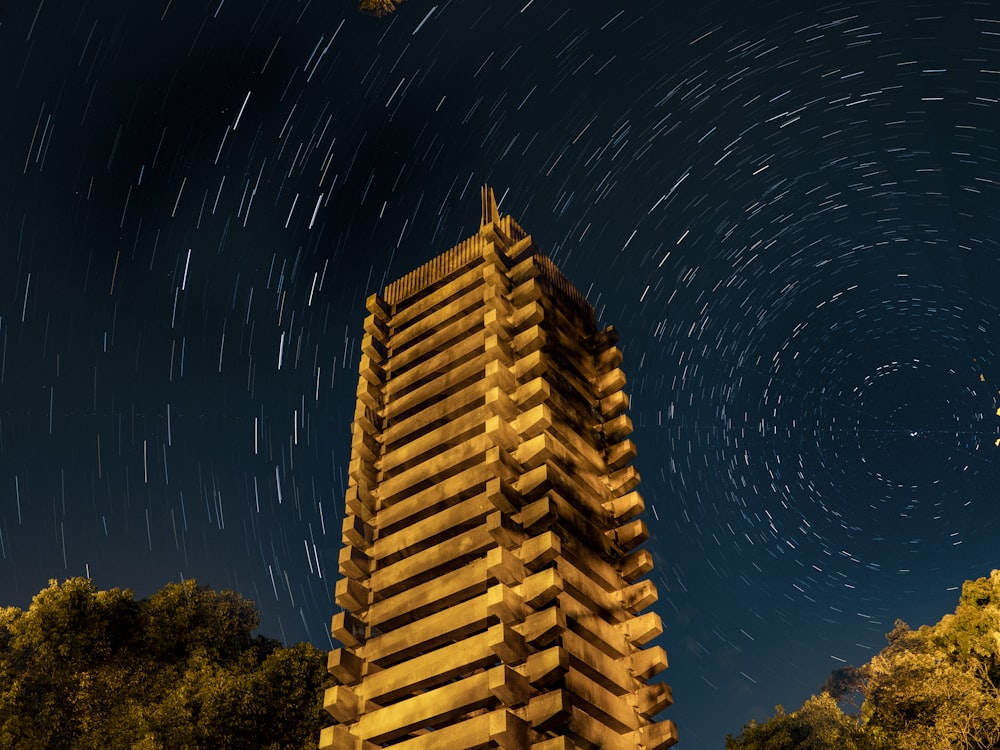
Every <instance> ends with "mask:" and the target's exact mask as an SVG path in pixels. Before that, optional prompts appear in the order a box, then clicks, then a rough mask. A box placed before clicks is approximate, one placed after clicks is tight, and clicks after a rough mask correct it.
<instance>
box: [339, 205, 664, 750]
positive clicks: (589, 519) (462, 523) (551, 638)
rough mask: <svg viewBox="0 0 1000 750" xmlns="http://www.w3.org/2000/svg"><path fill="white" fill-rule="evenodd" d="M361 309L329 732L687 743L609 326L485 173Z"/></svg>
mask: <svg viewBox="0 0 1000 750" xmlns="http://www.w3.org/2000/svg"><path fill="white" fill-rule="evenodd" d="M367 308H368V313H369V314H368V317H366V318H365V322H364V328H365V335H364V339H363V341H362V345H361V348H362V352H363V354H362V357H361V365H360V369H361V377H360V379H359V382H358V391H357V396H358V401H357V406H356V409H355V413H354V425H353V440H352V443H351V449H352V452H351V463H350V470H349V474H350V484H349V487H348V490H347V512H346V517H345V519H344V525H343V548H342V550H341V553H340V572H341V575H342V578H341V579H340V580H339V581H338V583H337V587H336V600H337V604H338V606H339V607H341V608H342V609H343V611H342V612H340V613H339V614H337V615H335V616H334V618H333V625H332V632H333V636H334V638H336V639H337V640H338V641H339V642H340V643H341V644H343V647H342V648H338V649H335V650H334V651H331V652H330V657H329V668H330V672H331V673H332V674H333V675H334V676H335V677H336V678H337V679H338V681H339V682H340V685H338V686H337V687H333V688H331V689H330V690H328V691H327V694H326V699H325V701H324V704H325V707H326V709H327V711H329V713H330V714H331V715H332V716H333V718H334V719H335V721H336V722H337V723H336V724H334V725H333V726H330V727H327V728H326V729H324V730H323V732H322V734H321V736H320V748H321V749H330V750H376V749H377V748H386V747H390V746H391V747H392V748H393V750H425V749H427V750H430V749H431V748H434V749H435V750H436V749H440V750H470V749H471V748H496V747H499V748H507V749H508V750H520V749H521V748H525V749H526V748H531V750H571V749H572V748H605V749H606V750H636V749H637V748H641V749H642V750H659V749H660V748H667V747H670V746H671V745H673V744H674V743H675V742H676V741H677V732H676V729H675V727H674V724H673V722H671V721H669V720H667V721H660V722H656V721H654V720H653V717H654V715H655V714H657V713H658V712H660V711H661V710H662V709H664V708H665V707H667V706H668V705H670V703H671V693H670V688H669V687H668V686H667V685H665V684H663V683H650V682H649V679H650V678H651V677H653V675H655V674H657V673H658V672H660V671H661V670H663V669H665V668H666V666H667V657H666V653H665V652H664V650H663V649H662V648H661V647H659V646H648V645H647V644H649V642H650V641H652V640H653V639H654V638H656V637H657V636H658V635H660V633H661V632H662V626H661V623H660V618H659V617H658V616H657V615H656V614H655V613H654V612H646V613H643V610H645V609H646V608H647V607H649V606H650V605H651V604H653V603H654V602H655V601H656V587H655V586H654V585H653V583H652V582H651V581H650V580H648V579H644V578H643V576H644V575H645V574H646V573H648V572H649V571H650V570H651V569H652V567H653V563H652V556H651V555H650V554H649V552H647V551H645V550H637V549H636V548H637V546H638V545H639V544H641V543H642V542H643V541H644V540H645V539H646V538H647V536H648V531H647V529H646V526H645V524H644V523H643V522H642V521H641V520H640V519H639V518H638V517H637V516H639V514H640V513H641V512H642V510H643V501H642V498H641V497H640V495H639V493H637V492H635V491H634V490H635V487H636V485H637V484H638V482H639V474H638V472H637V471H636V470H635V468H634V467H632V466H631V465H630V462H631V460H632V458H633V457H634V456H635V446H634V445H633V443H632V441H631V440H629V439H628V435H629V433H630V432H631V431H632V424H631V421H630V420H629V417H628V416H627V414H626V413H625V412H626V409H627V408H628V397H627V396H626V395H625V393H624V392H623V391H622V388H623V386H624V385H625V377H624V375H623V374H622V372H621V370H620V369H618V365H619V364H620V363H621V359H622V356H621V352H620V351H619V350H618V349H617V348H616V346H615V343H616V341H617V338H618V336H617V334H616V333H615V331H614V329H613V328H607V329H605V330H603V331H599V330H597V325H596V321H595V317H594V310H593V308H592V307H591V306H590V305H589V304H588V303H587V301H586V300H585V299H584V297H583V296H582V295H581V294H580V293H579V292H578V291H577V290H576V289H575V288H574V287H573V286H572V285H571V284H570V283H569V282H568V281H567V280H566V279H565V277H563V275H562V274H561V273H560V272H559V271H558V270H557V269H556V267H555V266H554V265H553V263H552V262H551V261H550V260H549V259H548V258H546V257H545V256H543V255H541V254H539V253H538V250H537V249H536V247H535V245H534V243H533V242H532V240H531V237H530V236H528V235H527V234H525V232H524V230H522V229H521V227H519V226H518V225H517V224H516V223H515V222H514V221H513V219H511V217H510V216H505V217H503V218H501V217H500V215H499V212H498V211H497V205H496V199H495V198H494V196H493V191H492V190H490V189H489V188H486V187H484V188H483V193H482V221H481V224H480V229H479V233H478V234H476V235H475V236H473V237H470V238H469V239H467V240H465V241H464V242H462V243H461V244H459V245H457V246H456V247H453V248H452V249H450V250H448V251H447V252H445V253H443V254H441V255H439V256H438V257H437V258H435V259H434V260H432V261H430V262H429V263H426V264H424V265H423V266H421V267H419V268H417V269H416V270H414V271H412V272H411V273H408V274H407V275H405V276H403V277H402V278H401V279H399V280H398V281H396V282H394V283H392V284H390V285H389V286H387V287H386V288H385V290H384V291H383V292H382V294H381V295H373V296H371V297H369V298H368V300H367Z"/></svg>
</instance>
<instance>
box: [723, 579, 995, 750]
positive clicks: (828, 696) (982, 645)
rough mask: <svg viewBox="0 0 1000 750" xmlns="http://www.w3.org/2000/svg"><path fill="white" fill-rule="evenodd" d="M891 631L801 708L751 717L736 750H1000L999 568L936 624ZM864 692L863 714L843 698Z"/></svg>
mask: <svg viewBox="0 0 1000 750" xmlns="http://www.w3.org/2000/svg"><path fill="white" fill-rule="evenodd" d="M886 638H887V640H888V645H887V646H886V647H885V648H884V649H883V650H882V651H881V652H879V653H878V654H877V655H876V656H875V657H874V658H873V659H872V660H871V661H870V662H868V663H867V664H865V665H864V666H862V667H847V668H844V669H840V670H837V671H835V672H834V673H833V674H831V675H830V678H829V679H828V680H827V681H826V684H825V685H824V692H823V694H821V695H820V696H819V697H818V698H817V697H815V696H814V697H813V698H810V699H809V700H808V701H806V703H805V704H803V706H802V708H800V709H799V710H798V711H796V712H794V713H792V714H785V712H784V710H782V709H781V707H780V706H779V707H778V712H777V713H776V714H775V715H774V716H773V717H771V718H770V719H769V720H768V721H766V722H764V723H763V724H757V723H756V722H751V723H750V724H748V725H747V726H746V727H745V728H744V730H743V732H742V733H741V734H740V735H739V736H738V737H735V738H733V737H728V738H727V739H726V748H727V750H786V749H787V750H791V749H792V748H812V749H813V750H821V749H822V750H825V749H826V748H831V749H832V748H835V747H836V748H848V749H850V748H856V749H857V750H861V749H862V748H866V749H871V750H875V749H882V748H885V749H888V748H893V750H918V749H919V750H924V749H925V748H934V750H996V748H1000V571H997V570H995V571H993V572H992V573H991V574H990V576H989V578H980V579H978V580H975V581H966V583H965V585H964V586H963V587H962V596H961V598H960V600H959V603H958V606H957V607H956V609H955V612H954V613H953V614H949V615H945V616H944V617H942V618H941V620H940V622H938V623H937V624H936V625H924V626H923V627H921V628H919V629H917V630H911V629H910V628H909V626H907V624H906V623H905V622H903V621H901V620H897V621H896V624H895V627H894V628H893V629H892V631H891V632H890V633H888V634H887V636H886ZM858 697H860V698H861V699H863V702H862V703H861V713H860V716H858V717H851V716H848V715H846V714H844V713H843V712H842V711H841V710H840V708H839V707H838V705H837V703H838V701H840V702H845V703H848V704H851V705H855V706H856V705H857V698H858Z"/></svg>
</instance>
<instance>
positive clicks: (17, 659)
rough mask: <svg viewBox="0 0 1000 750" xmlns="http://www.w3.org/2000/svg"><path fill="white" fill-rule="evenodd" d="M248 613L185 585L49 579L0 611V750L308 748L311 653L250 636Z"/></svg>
mask: <svg viewBox="0 0 1000 750" xmlns="http://www.w3.org/2000/svg"><path fill="white" fill-rule="evenodd" d="M258 622H259V617H258V613H257V610H256V606H255V605H254V603H253V602H252V601H249V600H246V599H243V598H242V597H240V596H239V595H238V594H235V593H233V592H231V591H222V592H216V591H213V590H212V589H210V588H208V587H206V586H198V585H197V583H195V582H194V581H185V582H184V583H182V584H174V583H171V584H168V585H167V586H166V587H164V588H163V589H162V590H160V591H158V592H157V593H155V594H154V595H153V596H151V597H150V598H149V599H143V600H141V601H135V599H134V598H133V595H132V592H131V591H128V590H125V591H122V590H120V589H112V590H110V591H98V590H96V588H95V587H94V585H93V583H92V582H91V581H89V580H87V579H85V578H71V579H69V580H67V581H65V582H64V583H62V584H59V583H58V582H56V581H54V580H53V581H50V582H49V586H48V588H46V589H43V590H42V591H41V592H39V593H38V594H37V595H36V596H35V597H34V599H33V600H32V603H31V606H30V607H29V608H28V609H27V611H22V610H20V609H17V608H15V607H6V608H0V747H17V748H25V749H26V750H33V749H34V748H39V749H40V748H74V749H76V748H79V749H80V750H89V749H90V748H93V749H94V750H97V748H101V749H103V748H109V747H114V748H118V747H122V748H135V749H138V750H161V749H165V748H206V747H218V748H255V749H257V748H264V749H266V750H279V749H280V748H313V747H315V744H316V741H317V738H318V734H319V731H320V729H321V728H322V727H323V726H324V725H325V724H327V723H328V718H329V717H327V716H326V715H325V713H324V712H323V709H322V703H323V699H322V695H323V691H324V690H325V688H326V687H327V686H329V685H331V684H332V678H330V677H329V675H327V673H326V668H325V667H326V665H325V662H326V659H325V654H323V653H322V652H321V651H319V650H317V649H316V648H314V647H313V646H311V645H309V644H305V643H300V644H297V645H295V646H293V647H291V648H282V647H281V645H280V644H279V643H278V642H277V641H274V640H271V639H267V638H263V637H260V636H257V637H253V636H252V635H251V632H252V631H253V630H254V629H255V628H256V627H257V625H258Z"/></svg>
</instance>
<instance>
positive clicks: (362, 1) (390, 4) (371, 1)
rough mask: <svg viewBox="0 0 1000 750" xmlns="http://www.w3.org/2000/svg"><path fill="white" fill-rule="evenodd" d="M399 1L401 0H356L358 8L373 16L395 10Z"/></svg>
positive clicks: (386, 14) (401, 0) (384, 14)
mask: <svg viewBox="0 0 1000 750" xmlns="http://www.w3.org/2000/svg"><path fill="white" fill-rule="evenodd" d="M401 2H403V0H358V10H360V11H361V12H362V13H369V14H371V15H373V16H379V17H381V16H388V15H389V14H390V13H395V12H396V8H397V6H398V5H399V4H400V3H401Z"/></svg>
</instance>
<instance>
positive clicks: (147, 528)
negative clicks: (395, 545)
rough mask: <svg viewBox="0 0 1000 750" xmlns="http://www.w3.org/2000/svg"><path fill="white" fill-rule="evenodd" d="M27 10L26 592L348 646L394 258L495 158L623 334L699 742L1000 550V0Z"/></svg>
mask: <svg viewBox="0 0 1000 750" xmlns="http://www.w3.org/2000/svg"><path fill="white" fill-rule="evenodd" d="M694 6H696V7H694ZM4 15H5V17H4V18H3V19H2V20H0V66H2V68H0V69H2V71H3V72H2V73H0V95H2V101H3V109H4V113H5V114H4V117H3V118H0V144H2V145H0V173H2V174H3V175H4V179H3V183H2V187H0V253H2V256H0V257H2V259H3V270H0V603H2V604H5V605H7V604H12V605H17V606H22V607H23V606H27V604H28V603H29V601H30V597H31V596H32V594H34V593H35V592H37V591H38V590H39V589H41V588H43V587H44V586H45V585H46V582H47V579H49V578H64V577H67V576H73V575H87V576H90V577H92V578H93V579H94V580H95V582H96V583H97V585H98V586H100V587H102V588H109V587H113V586H123V587H124V586H128V587H131V588H133V589H134V590H135V591H136V593H137V594H138V595H141V596H145V595H148V594H150V593H152V592H153V591H155V590H157V589H158V588H160V587H161V586H163V585H164V584H165V583H167V582H168V581H171V580H174V581H177V580H180V579H181V578H182V577H183V578H196V579H197V580H198V581H199V582H201V583H207V584H210V585H212V586H213V587H215V588H220V589H221V588H233V589H235V590H237V591H239V592H241V593H243V594H244V595H246V596H249V597H252V598H253V599H255V600H256V601H257V603H258V605H259V606H260V609H261V612H262V628H261V632H263V633H264V634H266V635H269V636H272V637H276V638H281V639H283V640H285V641H286V642H289V643H292V642H295V641H299V640H310V641H312V642H313V643H314V644H316V645H317V646H319V647H321V648H329V647H330V645H331V643H330V640H329V636H328V635H327V633H326V630H327V627H328V623H329V618H330V616H331V615H332V614H333V612H334V610H335V605H334V603H333V599H332V589H333V585H334V583H335V581H336V578H337V575H338V574H337V554H338V550H339V545H340V521H341V517H342V504H343V499H344V498H343V494H344V489H345V475H346V471H347V462H348V460H349V450H350V448H349V443H350V437H349V426H350V421H351V418H352V415H353V408H354V398H355V396H354V394H355V387H356V384H357V366H358V347H359V342H360V337H361V335H362V330H361V320H362V318H363V315H364V299H365V297H366V296H367V295H369V294H371V293H373V292H375V291H376V290H378V289H379V288H380V287H381V286H383V285H384V284H386V283H388V282H390V281H392V280H394V279H395V278H397V277H398V276H400V275H402V274H403V273H405V272H407V271H408V270H410V269H412V268H413V267H416V266H417V265H419V264H421V263H422V262H424V261H425V260H427V259H429V258H431V257H433V256H434V255H436V254H437V253H439V252H441V251H443V250H445V249H447V248H448V247H450V246H452V245H454V244H456V243H457V242H459V241H461V240H462V239H464V238H465V237H467V236H469V235H471V234H473V233H474V232H475V231H476V230H477V228H478V224H477V221H478V218H479V217H478V205H477V201H476V194H477V192H478V188H479V186H480V185H482V184H484V183H489V184H490V185H492V186H493V187H494V188H495V190H496V194H497V197H498V198H499V199H500V210H501V212H502V213H510V214H512V215H513V216H514V218H515V219H516V220H517V221H518V222H519V223H520V224H521V225H522V226H524V227H525V228H526V229H527V230H528V231H529V232H531V233H532V235H533V237H534V238H535V240H536V242H537V243H538V245H539V246H540V247H541V248H542V250H543V251H544V252H545V253H546V254H548V255H549V256H550V257H552V258H553V260H554V261H555V262H556V263H557V264H558V265H559V266H560V268H561V269H562V270H563V271H564V272H565V274H566V275H567V276H568V277H569V278H570V279H571V280H572V281H573V282H574V283H575V285H576V286H577V287H578V288H579V289H580V290H581V291H583V292H585V293H586V295H587V297H588V299H589V300H590V301H591V303H592V304H593V305H594V306H595V308H596V309H597V311H598V315H599V318H600V320H601V322H602V323H604V324H613V325H614V326H615V327H616V328H617V329H618V330H619V331H620V333H621V344H620V346H621V347H622V349H623V352H624V355H625V361H624V363H623V369H624V371H625V373H626V375H627V376H628V378H629V384H628V386H627V387H626V390H627V391H628V392H629V394H630V397H631V400H632V410H631V416H632V419H633V421H634V423H635V426H636V434H635V435H634V440H635V442H636V445H637V446H638V449H639V457H638V459H637V461H636V466H637V468H638V469H639V470H640V472H641V473H642V484H641V485H640V487H639V489H640V491H641V492H642V494H643V496H644V497H645V501H646V505H647V516H648V521H649V523H650V527H651V530H652V536H651V539H650V542H648V544H647V546H648V547H649V548H650V549H651V551H652V552H653V553H654V555H655V557H656V560H657V567H656V569H655V570H654V573H653V577H654V581H655V582H656V584H657V586H658V588H659V594H660V601H659V604H658V608H659V611H660V612H661V613H662V615H663V619H664V624H665V634H664V636H663V638H662V641H661V642H662V644H663V645H664V647H665V648H666V649H667V651H668V654H669V656H670V659H671V668H670V669H669V670H668V671H667V672H666V673H665V675H664V676H665V677H666V679H667V681H668V682H670V683H671V684H672V685H673V688H674V693H675V696H676V700H677V703H676V705H675V707H674V708H673V709H671V716H672V718H673V719H674V720H675V721H676V722H677V724H678V727H679V730H680V733H681V743H680V747H683V748H700V747H721V746H722V744H723V737H724V735H725V733H726V732H732V733H735V732H737V731H738V730H739V729H740V727H741V726H742V725H743V724H744V723H745V722H746V721H748V720H750V719H751V718H758V719H761V718H765V717H766V716H768V715H769V714H770V713H771V712H772V710H773V707H774V705H775V704H777V703H782V704H783V705H785V706H786V707H787V708H789V709H791V708H794V707H796V706H797V705H798V704H799V703H800V702H801V701H802V700H804V699H805V698H807V697H808V696H809V695H810V694H811V693H814V692H817V691H818V690H819V687H820V685H821V684H822V682H823V680H824V679H825V678H826V676H827V674H828V673H829V672H830V671H831V670H833V669H835V668H838V667H839V666H842V665H843V664H844V663H854V664H860V663H862V662H864V661H866V660H867V659H868V658H870V657H871V656H872V655H873V654H874V653H876V652H877V651H878V650H879V649H880V648H881V647H882V645H883V644H884V639H883V635H884V633H886V632H888V631H889V630H890V629H891V628H892V625H893V622H894V620H895V619H896V618H902V619H905V620H907V621H908V622H909V624H910V625H912V626H917V625H919V624H922V623H924V622H931V621H936V620H937V619H938V618H939V617H940V616H941V615H942V614H944V613H945V612H948V611H951V610H952V609H953V607H954V604H955V601H956V600H957V597H958V587H960V585H961V583H962V581H963V580H965V579H967V578H976V577H979V576H982V575H987V574H988V572H989V570H990V569H991V568H995V567H998V562H997V554H996V544H995V541H994V540H995V537H996V534H997V522H996V519H997V511H996V486H997V472H996V469H995V468H994V466H995V460H996V458H997V456H998V455H1000V454H998V453H997V452H996V451H997V450H1000V448H998V447H997V446H996V441H997V440H1000V416H998V406H1000V403H998V399H1000V351H998V347H1000V291H998V280H1000V273H998V271H1000V267H998V261H1000V247H998V237H1000V232H998V231H997V230H998V226H1000V222H998V218H1000V141H998V139H997V132H996V130H997V126H996V123H997V121H998V108H1000V8H998V7H997V6H996V4H994V3H990V2H975V1H973V0H968V1H967V2H960V1H958V0H956V1H955V2H943V0H926V1H924V2H915V1H909V0H907V1H900V2H892V3H887V2H833V3H829V4H825V5H822V6H820V7H817V8H812V7H811V6H810V7H808V8H807V7H804V6H803V5H802V4H801V3H793V2H789V1H787V0H775V1H773V2H764V3H760V4H756V5H754V6H753V7H749V6H747V5H746V4H744V3H736V2H705V3H699V4H693V5H692V4H690V3H679V2H673V1H669V2H655V1H654V2H650V3H646V4H643V5H642V6H641V7H635V8H623V9H616V8H612V7H609V6H608V5H607V4H606V3H596V2H579V3H575V4H572V5H568V6H567V5H565V4H561V3H555V2H551V1H549V0H530V1H529V2H527V3H513V4H510V5H507V4H500V3H493V4H483V3H477V2H472V1H471V0H448V1H446V2H438V3H431V2H424V0H409V2H407V3H405V4H403V5H402V6H401V7H400V9H399V11H398V12H397V13H396V14H395V15H393V16H391V17H388V18H384V19H373V18H369V17H366V16H363V15H360V14H358V13H357V12H356V11H355V9H354V6H353V4H352V3H350V2H344V1H343V0H342V1H341V2H320V0H305V1H302V0H291V1H290V2H283V3H278V2H273V0H246V1H245V2H234V1H233V0H230V1H229V2H225V1H223V2H214V1H213V2H208V3H205V2H195V1H194V0H163V1H162V2H157V3H139V4H136V3H124V2H112V3H105V4H101V5H91V4H82V5H72V4H66V3H62V2H59V0H41V2H38V3H35V2H34V0H30V1H29V0H26V1H25V2H21V3H16V4H14V6H13V7H11V8H8V9H7V12H6V13H5V14H4Z"/></svg>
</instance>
